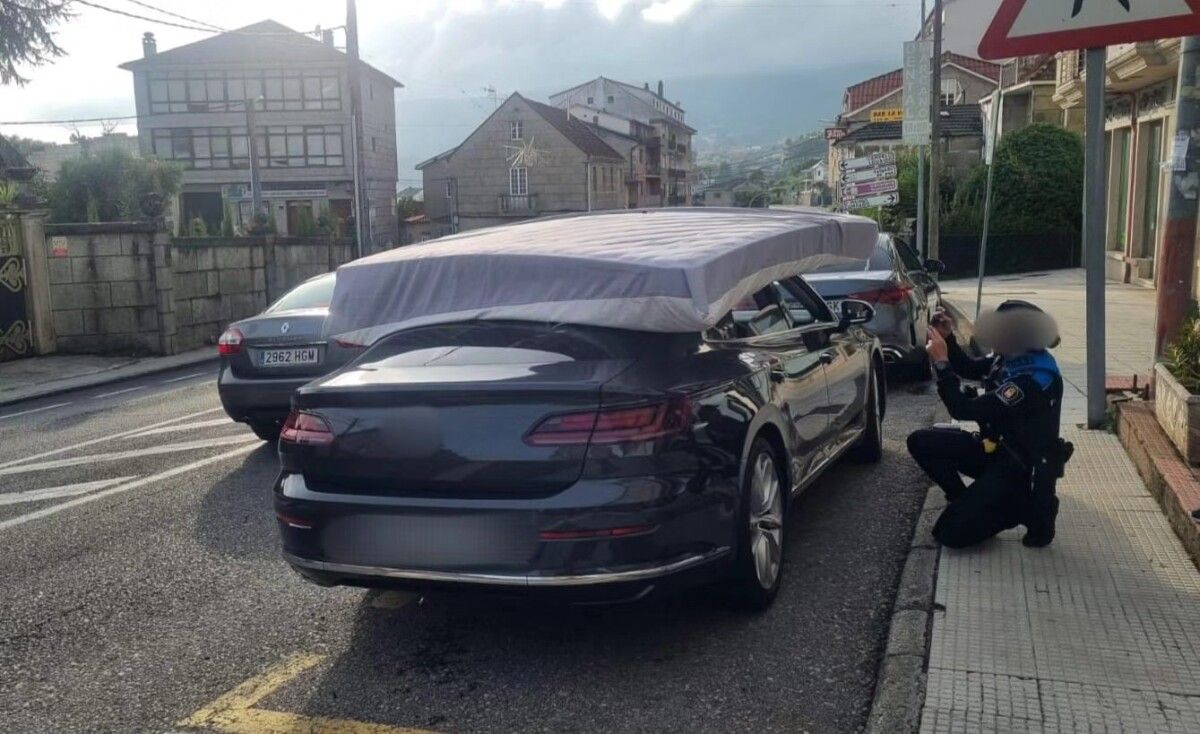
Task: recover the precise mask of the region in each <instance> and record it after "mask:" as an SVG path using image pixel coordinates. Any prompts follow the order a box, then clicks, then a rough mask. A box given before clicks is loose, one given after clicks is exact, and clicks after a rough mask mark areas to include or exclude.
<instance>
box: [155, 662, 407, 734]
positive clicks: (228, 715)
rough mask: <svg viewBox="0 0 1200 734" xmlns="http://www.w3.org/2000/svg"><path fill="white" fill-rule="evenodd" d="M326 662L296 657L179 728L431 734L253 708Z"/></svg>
mask: <svg viewBox="0 0 1200 734" xmlns="http://www.w3.org/2000/svg"><path fill="white" fill-rule="evenodd" d="M324 659H325V656H324V655H316V654H299V655H292V656H291V657H288V658H287V659H285V660H284V661H283V662H280V663H277V664H275V665H273V666H271V667H270V668H268V669H267V670H265V671H264V672H263V673H261V674H260V675H257V676H255V677H253V678H251V679H250V680H248V681H246V682H245V683H242V684H241V685H239V686H237V687H236V688H234V689H233V690H231V691H229V692H228V693H226V694H225V695H223V696H221V697H220V698H218V699H217V700H215V701H213V702H212V703H210V704H209V705H207V706H205V707H204V708H202V709H200V710H199V711H197V712H196V713H194V714H192V715H191V716H189V717H187V718H186V719H184V720H183V721H180V722H179V724H178V726H183V727H187V728H190V729H207V730H209V731H217V732H224V734H429V732H425V731H424V730H421V729H410V728H407V727H399V726H388V725H386V724H373V723H370V722H366V721H354V720H352V719H334V718H328V717H325V716H304V715H302V714H293V713H288V712H286V711H270V710H267V709H260V708H253V706H254V705H255V704H256V703H258V702H259V701H261V700H263V699H264V698H266V697H267V696H269V695H271V694H272V693H274V692H275V691H277V690H279V689H280V688H281V687H283V686H284V685H285V684H287V683H289V682H291V681H292V680H294V679H296V678H297V677H298V676H299V675H300V674H301V673H303V672H304V671H306V670H309V669H310V668H313V667H316V666H317V665H319V664H320V663H321V662H322V661H323V660H324Z"/></svg>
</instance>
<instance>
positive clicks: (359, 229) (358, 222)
mask: <svg viewBox="0 0 1200 734" xmlns="http://www.w3.org/2000/svg"><path fill="white" fill-rule="evenodd" d="M355 117H356V115H351V116H350V120H351V123H353V121H354V119H355ZM350 155H352V156H354V159H355V160H358V136H357V135H351V136H350ZM359 174H360V170H359V167H358V166H357V165H356V166H354V256H355V257H362V256H363V255H365V254H366V249H365V248H364V247H363V230H364V227H363V218H362V211H361V210H362V207H360V206H359V202H360V201H362V178H361V177H360V176H359Z"/></svg>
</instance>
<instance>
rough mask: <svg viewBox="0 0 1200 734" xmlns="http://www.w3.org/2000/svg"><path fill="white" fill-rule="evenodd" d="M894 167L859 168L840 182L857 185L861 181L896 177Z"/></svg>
mask: <svg viewBox="0 0 1200 734" xmlns="http://www.w3.org/2000/svg"><path fill="white" fill-rule="evenodd" d="M896 173H897V171H896V166H895V165H890V166H877V167H875V168H859V169H857V170H854V171H850V172H849V173H847V174H845V175H844V176H842V181H843V182H845V183H859V182H861V181H881V180H883V179H885V178H895V177H896Z"/></svg>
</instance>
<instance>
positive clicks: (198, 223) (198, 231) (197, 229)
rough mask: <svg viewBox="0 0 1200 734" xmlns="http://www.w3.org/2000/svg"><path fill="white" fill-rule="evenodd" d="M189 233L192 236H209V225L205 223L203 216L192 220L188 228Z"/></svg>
mask: <svg viewBox="0 0 1200 734" xmlns="http://www.w3.org/2000/svg"><path fill="white" fill-rule="evenodd" d="M188 234H190V235H191V236H192V237H207V236H208V225H207V224H205V223H204V219H203V218H202V217H196V218H195V219H193V220H192V222H191V226H190V227H189V228H188Z"/></svg>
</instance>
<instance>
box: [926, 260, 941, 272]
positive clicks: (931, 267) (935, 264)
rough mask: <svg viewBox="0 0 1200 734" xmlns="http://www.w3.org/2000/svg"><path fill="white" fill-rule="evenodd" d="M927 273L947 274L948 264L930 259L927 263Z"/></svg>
mask: <svg viewBox="0 0 1200 734" xmlns="http://www.w3.org/2000/svg"><path fill="white" fill-rule="evenodd" d="M925 272H927V273H938V274H939V275H940V274H942V273H944V272H946V263H944V262H942V261H941V260H934V259H933V258H929V259H928V260H926V261H925Z"/></svg>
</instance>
